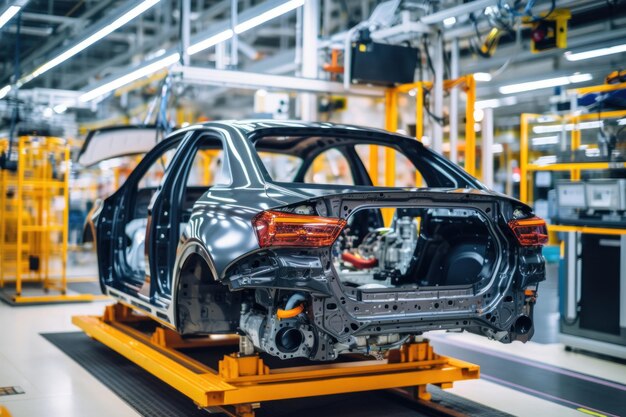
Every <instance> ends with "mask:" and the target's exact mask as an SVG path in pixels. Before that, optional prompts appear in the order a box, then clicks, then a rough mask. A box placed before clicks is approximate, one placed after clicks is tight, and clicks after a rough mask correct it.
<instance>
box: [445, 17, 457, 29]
mask: <svg viewBox="0 0 626 417" xmlns="http://www.w3.org/2000/svg"><path fill="white" fill-rule="evenodd" d="M455 23H456V17H454V16H450V17H446V18H445V19H443V25H444V26H445V27H447V28H449V27H451V26H454V24H455Z"/></svg>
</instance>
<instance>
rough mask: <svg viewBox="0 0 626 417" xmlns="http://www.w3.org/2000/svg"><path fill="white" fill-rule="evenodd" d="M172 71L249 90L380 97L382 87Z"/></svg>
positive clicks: (187, 78) (187, 79)
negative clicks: (345, 85) (348, 88)
mask: <svg viewBox="0 0 626 417" xmlns="http://www.w3.org/2000/svg"><path fill="white" fill-rule="evenodd" d="M172 72H173V73H178V74H180V76H181V78H182V81H183V82H186V83H189V84H198V85H217V86H225V87H232V88H244V89H253V90H256V89H259V88H266V89H276V90H281V91H285V90H287V91H295V92H308V93H330V94H351V95H360V96H370V97H383V96H384V89H382V88H375V87H356V86H353V87H352V88H350V90H346V89H345V88H344V87H343V85H342V84H341V83H338V82H332V81H324V80H317V79H311V78H298V77H290V76H283V75H271V74H257V73H253V72H245V71H228V70H216V69H209V68H200V67H180V68H174V69H173V70H172Z"/></svg>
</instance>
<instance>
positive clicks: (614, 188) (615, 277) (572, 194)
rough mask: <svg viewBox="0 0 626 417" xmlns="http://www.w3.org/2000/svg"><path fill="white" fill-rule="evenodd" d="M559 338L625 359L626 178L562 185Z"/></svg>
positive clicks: (558, 225) (556, 221) (559, 192)
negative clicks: (562, 236) (562, 251)
mask: <svg viewBox="0 0 626 417" xmlns="http://www.w3.org/2000/svg"><path fill="white" fill-rule="evenodd" d="M556 200H557V207H558V211H557V216H556V217H555V218H554V219H553V223H554V224H555V225H556V226H555V227H554V229H555V230H558V231H561V232H562V233H563V235H564V238H563V242H564V244H563V250H564V253H563V255H564V256H563V260H562V268H561V275H560V288H561V289H560V293H561V295H560V299H561V309H560V310H561V323H560V330H561V334H560V340H561V341H562V342H563V343H564V344H565V345H566V346H568V347H573V348H580V349H585V350H589V351H593V352H598V353H604V354H607V355H612V356H617V357H622V358H626V179H600V180H589V181H576V182H570V181H567V182H559V183H557V185H556Z"/></svg>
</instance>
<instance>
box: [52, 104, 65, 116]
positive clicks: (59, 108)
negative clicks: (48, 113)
mask: <svg viewBox="0 0 626 417" xmlns="http://www.w3.org/2000/svg"><path fill="white" fill-rule="evenodd" d="M52 110H54V112H55V113H57V114H61V113H65V111H66V110H67V106H66V105H65V104H57V105H56V106H54V107H53V108H52Z"/></svg>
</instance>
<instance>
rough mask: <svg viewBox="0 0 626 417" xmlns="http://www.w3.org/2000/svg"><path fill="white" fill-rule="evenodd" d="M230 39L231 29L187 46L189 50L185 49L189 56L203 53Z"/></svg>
mask: <svg viewBox="0 0 626 417" xmlns="http://www.w3.org/2000/svg"><path fill="white" fill-rule="evenodd" d="M232 37H233V31H232V30H231V29H227V30H225V31H223V32H220V33H218V34H217V35H213V36H210V37H208V38H206V39H204V40H202V41H200V42H198V43H194V44H193V45H189V48H187V53H188V54H189V55H194V54H197V53H198V52H200V51H204V50H205V49H208V48H210V47H212V46H215V45H217V44H218V43H220V42H224V41H227V40H228V39H230V38H232Z"/></svg>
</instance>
